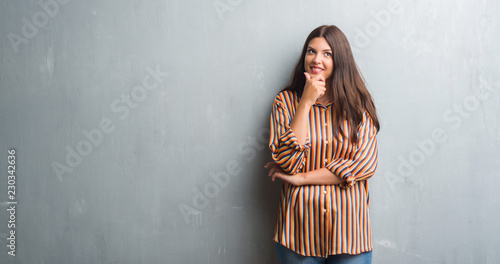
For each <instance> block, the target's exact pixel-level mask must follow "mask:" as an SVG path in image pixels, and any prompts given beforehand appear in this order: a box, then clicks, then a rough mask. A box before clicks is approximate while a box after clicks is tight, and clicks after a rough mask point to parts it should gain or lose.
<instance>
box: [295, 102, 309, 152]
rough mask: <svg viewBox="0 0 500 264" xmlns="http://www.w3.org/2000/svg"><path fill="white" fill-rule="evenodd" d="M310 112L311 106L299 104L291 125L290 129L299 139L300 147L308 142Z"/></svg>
mask: <svg viewBox="0 0 500 264" xmlns="http://www.w3.org/2000/svg"><path fill="white" fill-rule="evenodd" d="M310 110H311V106H310V105H307V104H306V103H303V102H299V105H298V106H297V110H296V111H295V115H294V117H293V120H292V124H291V125H290V129H291V130H292V132H293V133H294V134H295V136H296V137H297V142H298V143H299V144H300V145H303V144H304V143H305V142H306V138H307V130H308V123H309V111H310Z"/></svg>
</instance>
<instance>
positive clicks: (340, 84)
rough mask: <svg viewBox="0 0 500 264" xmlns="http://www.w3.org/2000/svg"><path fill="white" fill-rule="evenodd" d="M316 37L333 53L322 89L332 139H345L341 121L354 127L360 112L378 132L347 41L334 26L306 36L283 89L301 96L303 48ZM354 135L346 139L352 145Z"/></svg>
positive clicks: (325, 27) (351, 130) (302, 85)
mask: <svg viewBox="0 0 500 264" xmlns="http://www.w3.org/2000/svg"><path fill="white" fill-rule="evenodd" d="M317 37H323V38H325V39H326V41H327V42H328V44H329V45H330V48H331V49H332V53H333V73H332V76H331V82H330V83H331V85H330V87H326V88H327V92H328V91H329V92H330V97H331V98H332V99H333V107H334V113H332V114H334V119H333V120H335V121H334V125H333V131H334V135H335V138H336V139H337V140H339V138H338V134H339V133H340V134H341V135H342V137H343V138H346V134H345V131H344V129H343V128H342V123H343V121H344V120H347V122H349V127H352V128H357V127H358V125H359V124H360V123H361V122H362V120H363V112H364V111H366V112H368V114H369V116H370V117H371V118H372V120H373V124H374V125H375V127H376V128H377V132H378V131H379V130H380V124H379V121H378V117H377V111H376V109H375V104H374V103H373V99H372V96H371V95H370V93H369V92H368V89H367V88H366V86H365V82H364V79H363V76H362V75H361V73H360V71H359V69H358V66H357V65H356V62H355V61H354V56H353V55H352V51H351V47H350V45H349V41H348V40H347V38H346V36H345V35H344V33H343V32H342V31H341V30H340V29H339V28H338V27H336V26H334V25H331V26H327V25H323V26H320V27H317V28H316V29H314V30H313V31H312V32H311V33H310V34H309V36H307V39H306V41H305V43H304V48H303V49H302V54H301V55H300V58H299V60H298V62H297V64H296V65H295V68H294V70H293V73H292V77H291V80H290V83H289V85H288V86H287V87H285V88H284V89H283V90H290V91H294V92H296V93H297V94H298V96H299V97H302V92H303V90H304V85H305V84H306V78H305V76H304V72H305V71H306V70H305V66H304V58H305V55H306V51H307V46H308V45H309V42H310V41H311V40H312V39H313V38H317ZM357 132H358V131H357V129H350V134H349V137H350V139H351V142H352V143H356V142H357V140H358V135H357Z"/></svg>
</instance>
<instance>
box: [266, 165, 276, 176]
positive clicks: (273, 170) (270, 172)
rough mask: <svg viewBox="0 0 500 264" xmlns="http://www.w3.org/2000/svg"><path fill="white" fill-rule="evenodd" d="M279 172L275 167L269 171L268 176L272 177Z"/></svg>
mask: <svg viewBox="0 0 500 264" xmlns="http://www.w3.org/2000/svg"><path fill="white" fill-rule="evenodd" d="M276 171H277V169H276V167H273V168H272V169H271V170H269V174H268V176H272V175H273V174H275V173H276Z"/></svg>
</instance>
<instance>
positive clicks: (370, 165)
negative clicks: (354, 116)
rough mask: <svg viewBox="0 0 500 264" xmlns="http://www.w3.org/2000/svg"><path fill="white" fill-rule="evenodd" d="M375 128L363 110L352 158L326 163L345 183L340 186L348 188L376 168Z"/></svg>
mask: <svg viewBox="0 0 500 264" xmlns="http://www.w3.org/2000/svg"><path fill="white" fill-rule="evenodd" d="M376 134H377V130H376V128H375V126H374V125H373V121H372V119H371V118H370V117H369V115H368V114H367V113H366V112H365V113H364V115H363V121H362V122H361V124H360V125H359V129H358V142H357V144H356V151H355V152H354V154H353V155H352V158H338V159H335V160H333V161H332V162H331V163H329V164H327V166H326V167H327V168H328V169H329V170H330V171H331V172H332V173H334V174H335V175H338V176H340V177H341V178H343V179H344V180H345V181H346V183H345V184H342V185H341V187H344V188H349V187H351V186H353V185H354V184H355V183H356V182H357V181H362V180H366V179H368V178H370V177H371V176H372V175H373V174H374V173H375V170H376V168H377V158H378V151H377V137H376Z"/></svg>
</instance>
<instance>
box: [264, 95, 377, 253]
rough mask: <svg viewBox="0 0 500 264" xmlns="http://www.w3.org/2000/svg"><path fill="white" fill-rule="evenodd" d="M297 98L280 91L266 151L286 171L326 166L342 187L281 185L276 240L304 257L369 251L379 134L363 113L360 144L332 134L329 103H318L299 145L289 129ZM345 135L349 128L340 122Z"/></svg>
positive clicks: (292, 172)
mask: <svg viewBox="0 0 500 264" xmlns="http://www.w3.org/2000/svg"><path fill="white" fill-rule="evenodd" d="M298 102H299V97H298V96H297V94H296V93H294V92H291V91H282V92H280V93H279V94H278V95H277V96H276V99H275V100H274V104H273V108H272V113H271V137H270V141H269V148H270V149H271V151H272V156H273V160H274V161H275V162H276V163H277V164H279V165H280V166H281V168H282V169H283V170H284V171H285V172H287V173H289V174H296V173H299V172H307V171H312V170H316V169H321V168H328V169H329V170H330V171H331V172H332V173H333V174H335V175H338V176H339V177H341V178H343V179H345V183H344V184H341V185H306V186H294V185H291V184H289V183H287V182H284V183H283V188H282V190H281V197H280V204H279V213H278V222H277V224H276V228H275V236H274V240H275V241H276V242H278V243H280V244H282V245H284V246H286V247H288V248H290V249H291V250H293V251H295V252H297V253H299V254H301V255H304V256H316V257H325V258H326V257H327V256H328V255H336V254H344V253H347V254H359V253H362V252H367V251H371V250H372V248H373V246H372V237H371V229H370V218H369V210H368V208H369V195H368V181H367V179H368V178H370V177H371V176H372V175H373V174H374V173H375V170H376V167H377V140H376V134H377V130H376V128H375V126H374V125H373V121H372V119H371V118H370V117H369V115H368V114H367V113H366V112H365V113H364V115H363V121H362V122H361V123H360V124H359V125H358V127H357V128H354V129H357V131H358V132H357V135H358V141H357V143H356V144H352V143H351V142H350V140H349V138H347V139H344V138H342V136H340V135H339V140H336V139H335V137H334V135H333V121H334V120H333V105H332V104H331V103H329V104H327V105H326V106H323V105H321V104H319V103H316V104H314V105H313V106H312V108H311V110H310V112H309V128H308V129H309V135H308V137H307V139H306V142H305V143H304V144H303V145H300V144H299V143H298V141H297V138H296V136H295V134H294V133H293V132H292V130H291V129H290V125H291V123H292V119H293V116H294V114H295V110H296V107H297V105H298ZM343 128H344V131H345V133H346V135H349V131H350V130H351V129H353V128H352V127H349V124H348V122H347V121H344V122H343Z"/></svg>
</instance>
